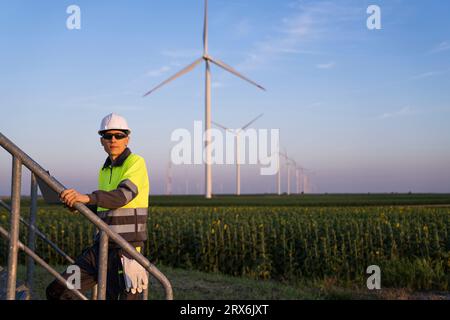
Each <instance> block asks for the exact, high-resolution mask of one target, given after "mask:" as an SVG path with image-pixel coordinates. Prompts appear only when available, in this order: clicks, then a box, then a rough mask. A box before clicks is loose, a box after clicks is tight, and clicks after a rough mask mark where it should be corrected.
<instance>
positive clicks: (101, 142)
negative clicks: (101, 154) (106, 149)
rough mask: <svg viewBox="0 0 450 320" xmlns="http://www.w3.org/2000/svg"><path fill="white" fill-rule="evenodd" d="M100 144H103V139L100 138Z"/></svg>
mask: <svg viewBox="0 0 450 320" xmlns="http://www.w3.org/2000/svg"><path fill="white" fill-rule="evenodd" d="M100 144H101V145H102V146H103V139H102V138H100Z"/></svg>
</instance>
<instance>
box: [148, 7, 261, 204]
mask: <svg viewBox="0 0 450 320" xmlns="http://www.w3.org/2000/svg"><path fill="white" fill-rule="evenodd" d="M202 61H204V62H205V136H206V139H205V140H206V141H205V151H206V163H205V197H206V198H207V199H210V198H211V193H212V176H211V159H212V155H211V153H212V151H211V72H210V64H211V63H213V64H215V65H217V66H219V67H220V68H222V69H225V70H226V71H228V72H230V73H232V74H234V75H235V76H237V77H239V78H241V79H243V80H245V81H248V82H250V83H251V84H253V85H255V86H257V87H258V88H260V89H262V90H264V91H265V90H266V89H264V88H263V87H262V86H260V85H259V84H257V83H256V82H254V81H252V80H250V79H248V78H246V77H244V76H243V75H241V74H240V73H239V72H237V71H236V70H234V69H233V68H232V67H230V66H229V65H227V64H225V63H224V62H222V61H220V60H217V59H215V58H212V57H211V56H210V55H209V53H208V0H205V13H204V24H203V55H202V56H201V57H200V58H198V59H197V60H195V61H194V62H193V63H191V64H190V65H188V66H187V67H185V68H184V69H182V70H180V71H179V72H177V73H176V74H174V75H173V76H171V77H169V78H168V79H166V80H164V81H163V82H161V83H160V84H159V85H157V86H156V87H154V88H153V89H151V90H150V91H148V92H147V93H146V94H144V97H145V96H148V95H149V94H151V93H152V92H153V91H155V90H157V89H159V88H160V87H162V86H163V85H165V84H167V83H169V82H170V81H172V80H174V79H176V78H178V77H181V76H182V75H184V74H186V73H188V72H189V71H192V70H193V69H194V68H195V67H196V66H197V65H198V64H199V63H200V62H202Z"/></svg>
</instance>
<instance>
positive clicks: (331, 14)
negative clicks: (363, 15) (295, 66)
mask: <svg viewBox="0 0 450 320" xmlns="http://www.w3.org/2000/svg"><path fill="white" fill-rule="evenodd" d="M288 7H289V8H290V10H289V12H290V13H289V15H287V16H285V17H283V18H282V19H281V20H280V22H279V24H278V26H277V27H276V28H275V29H274V30H273V32H272V33H271V34H269V35H267V36H266V39H264V40H262V41H259V42H256V43H255V44H254V48H253V50H251V52H249V53H248V54H247V59H246V61H245V62H244V63H242V64H241V67H242V68H245V69H250V68H256V67H258V66H259V65H261V64H264V63H268V62H269V61H270V60H272V59H274V58H275V57H280V55H282V54H312V55H327V53H325V52H324V51H322V50H321V49H319V50H318V49H317V47H318V45H320V44H321V43H322V42H323V41H325V40H326V39H332V40H333V41H335V40H336V39H337V38H339V39H342V38H345V37H349V35H348V33H349V31H348V30H349V28H346V27H345V25H346V24H347V23H348V22H354V21H355V20H357V19H360V9H358V8H356V7H350V6H348V5H342V4H340V3H339V4H337V3H335V2H332V1H316V0H315V1H300V0H299V1H295V2H291V3H290V4H289V5H288ZM346 30H347V31H346ZM349 38H351V39H352V41H354V40H355V39H356V38H357V37H356V36H355V35H353V34H352V36H351V37H349Z"/></svg>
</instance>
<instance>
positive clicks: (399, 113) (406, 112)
mask: <svg viewBox="0 0 450 320" xmlns="http://www.w3.org/2000/svg"><path fill="white" fill-rule="evenodd" d="M414 114H417V110H414V109H413V108H411V107H404V108H402V109H400V110H397V111H394V112H386V113H383V114H382V115H380V116H378V118H380V119H388V118H397V117H403V116H410V115H414Z"/></svg>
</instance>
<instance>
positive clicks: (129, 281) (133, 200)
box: [46, 113, 149, 300]
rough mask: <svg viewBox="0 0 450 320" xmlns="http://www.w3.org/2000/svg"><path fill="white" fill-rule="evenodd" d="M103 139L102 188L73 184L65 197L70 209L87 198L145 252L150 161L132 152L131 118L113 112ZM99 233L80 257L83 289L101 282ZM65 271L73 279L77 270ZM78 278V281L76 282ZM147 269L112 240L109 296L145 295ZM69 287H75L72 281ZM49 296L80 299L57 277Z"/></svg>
mask: <svg viewBox="0 0 450 320" xmlns="http://www.w3.org/2000/svg"><path fill="white" fill-rule="evenodd" d="M98 133H99V134H100V136H101V138H100V143H101V145H102V146H103V148H104V149H105V151H106V153H107V154H108V157H107V159H106V161H105V163H104V165H103V167H102V168H101V169H100V173H99V177H98V190H97V191H94V192H92V193H91V194H81V193H79V192H78V191H76V190H74V189H67V190H64V191H63V192H62V193H61V195H60V198H61V201H63V202H64V203H65V204H66V205H67V206H68V207H69V208H72V209H71V210H72V211H74V210H75V209H74V208H73V205H74V204H75V203H76V202H81V203H84V204H86V205H88V206H90V207H91V208H93V210H95V211H94V212H96V213H97V215H98V216H99V217H100V218H101V219H102V220H103V221H104V222H105V223H107V224H108V225H109V227H110V228H111V229H112V230H113V231H115V232H117V233H118V234H119V235H121V236H122V237H123V238H124V239H125V240H127V241H128V242H129V243H130V244H131V245H133V246H134V247H135V248H136V250H137V251H139V252H143V247H144V242H145V241H146V240H147V215H148V196H149V181H148V175H147V168H146V165H145V160H144V159H143V158H142V157H140V156H138V155H136V154H134V153H131V151H130V149H129V148H128V143H129V141H130V133H131V130H130V128H129V127H128V124H127V121H126V120H125V119H124V118H123V117H121V116H119V115H117V114H114V113H112V114H109V115H108V116H106V117H105V118H104V119H103V120H102V122H101V125H100V130H99V131H98ZM99 238H100V237H99V234H98V233H97V235H96V237H95V241H94V245H93V246H91V247H88V248H86V249H85V250H84V251H83V252H82V254H81V255H80V256H79V257H78V258H77V259H76V261H75V265H76V266H78V267H79V269H80V274H81V277H80V281H79V284H80V288H78V289H80V290H81V291H86V290H88V289H91V288H92V287H93V286H94V285H95V284H96V283H97V275H98V268H99V265H98V256H99ZM68 271H69V269H68V270H67V271H65V272H64V273H62V276H63V277H64V278H65V279H72V278H71V275H72V273H70V272H68ZM75 283H76V282H75ZM147 285H148V276H147V272H146V270H145V269H144V268H143V267H142V266H141V265H140V264H139V263H138V262H137V261H135V260H134V259H132V258H131V257H129V256H127V254H126V253H125V252H124V251H123V250H122V249H121V248H120V247H119V246H118V245H117V244H115V243H114V242H111V241H110V243H109V250H108V272H107V284H106V298H107V299H108V300H116V299H124V300H139V299H142V291H143V290H145V289H146V288H147ZM69 287H70V286H69ZM46 294H47V299H51V300H65V299H76V296H75V295H74V294H73V292H72V290H70V289H69V288H68V286H67V285H63V284H61V283H60V282H58V281H57V280H54V281H53V282H52V283H51V284H50V285H49V286H48V287H47V290H46Z"/></svg>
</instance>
